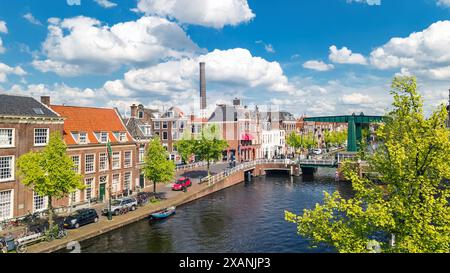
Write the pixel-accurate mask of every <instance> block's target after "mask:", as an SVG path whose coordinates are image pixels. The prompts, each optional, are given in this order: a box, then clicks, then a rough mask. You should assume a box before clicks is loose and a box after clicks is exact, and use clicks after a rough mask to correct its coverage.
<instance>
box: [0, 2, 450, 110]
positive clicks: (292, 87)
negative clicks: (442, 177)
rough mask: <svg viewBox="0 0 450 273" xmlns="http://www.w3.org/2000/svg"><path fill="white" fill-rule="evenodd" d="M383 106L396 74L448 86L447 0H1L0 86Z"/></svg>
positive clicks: (429, 96)
mask: <svg viewBox="0 0 450 273" xmlns="http://www.w3.org/2000/svg"><path fill="white" fill-rule="evenodd" d="M201 61H204V62H206V74H207V75H206V77H207V86H208V87H207V88H208V91H207V94H208V104H209V108H210V109H212V108H213V107H214V106H215V104H216V103H229V102H231V100H232V99H233V98H234V97H236V96H238V97H240V98H241V99H243V101H244V102H245V103H246V104H249V105H252V104H257V105H278V106H279V107H280V108H281V109H284V110H288V111H291V112H292V113H294V114H296V115H301V114H307V115H310V116H311V115H332V114H351V113H352V112H357V113H359V112H361V111H362V112H364V113H366V114H383V113H384V112H385V110H386V109H387V108H388V107H389V105H390V102H391V97H390V95H389V85H390V81H391V80H392V77H394V76H395V75H398V74H403V75H416V76H417V77H418V79H419V82H420V91H421V93H422V94H423V95H424V97H425V102H426V107H427V109H431V108H432V107H434V106H436V105H438V104H439V103H443V102H446V101H447V97H448V89H449V88H450V0H414V1H410V0H301V1H298V0H297V1H294V0H291V1H288V0H279V1H263V0H221V1H217V0H40V1H33V0H22V1H7V0H0V92H3V93H15V94H25V95H30V96H34V97H36V98H38V97H39V96H41V95H51V97H52V101H53V103H65V104H70V105H89V106H107V107H112V106H114V107H118V108H119V109H120V110H121V111H122V112H124V111H125V110H126V109H128V106H129V105H130V104H132V103H142V104H144V105H146V106H148V107H167V106H170V105H178V106H180V107H182V108H184V110H185V112H192V111H195V110H196V107H197V106H198V104H199V102H198V63H199V62H201Z"/></svg>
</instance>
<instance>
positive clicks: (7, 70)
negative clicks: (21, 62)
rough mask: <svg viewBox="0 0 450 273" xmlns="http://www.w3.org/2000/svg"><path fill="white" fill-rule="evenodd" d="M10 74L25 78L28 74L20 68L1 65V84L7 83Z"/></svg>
mask: <svg viewBox="0 0 450 273" xmlns="http://www.w3.org/2000/svg"><path fill="white" fill-rule="evenodd" d="M9 74H12V75H17V76H25V75H26V74H27V73H26V72H25V71H24V70H23V69H22V67H20V66H16V67H11V66H9V65H7V64H4V63H0V82H2V83H3V82H6V81H7V80H8V79H7V76H8V75H9Z"/></svg>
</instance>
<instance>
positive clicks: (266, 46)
mask: <svg viewBox="0 0 450 273" xmlns="http://www.w3.org/2000/svg"><path fill="white" fill-rule="evenodd" d="M255 43H257V44H262V45H264V49H265V50H266V52H268V53H275V49H274V48H273V46H272V44H266V43H264V42H263V41H261V40H259V41H256V42H255Z"/></svg>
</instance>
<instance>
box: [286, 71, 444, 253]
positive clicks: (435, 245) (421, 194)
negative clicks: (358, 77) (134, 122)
mask: <svg viewBox="0 0 450 273" xmlns="http://www.w3.org/2000/svg"><path fill="white" fill-rule="evenodd" d="M416 85H417V84H416V79H415V78H414V77H396V78H394V80H393V83H392V91H391V94H392V95H393V97H394V102H393V110H392V111H391V112H390V113H389V116H388V118H387V121H386V123H385V124H384V125H381V126H380V127H379V129H378V130H377V132H376V136H377V140H378V142H379V145H378V148H377V149H376V151H375V152H374V154H373V155H369V156H368V162H369V165H370V168H371V171H372V172H376V173H378V179H379V181H381V183H380V182H379V181H378V182H377V181H372V180H370V179H368V178H360V177H359V175H358V174H357V172H356V171H355V170H354V168H350V167H349V166H350V164H345V172H344V173H345V176H346V177H347V178H348V179H349V180H350V181H351V182H352V186H353V189H354V190H355V195H354V197H353V198H350V199H344V198H342V197H341V196H340V194H339V193H338V192H335V193H334V194H332V195H330V194H328V193H325V200H324V203H323V204H321V205H320V204H317V205H316V207H315V209H312V210H305V211H304V213H303V215H302V216H298V215H295V214H293V213H291V212H285V217H286V220H287V221H290V222H294V223H296V224H297V225H298V233H299V234H301V235H303V236H306V237H309V238H311V239H312V240H313V242H314V244H318V243H326V244H329V245H332V246H334V247H335V248H336V249H337V250H338V251H339V252H372V251H373V249H371V247H369V246H376V245H379V246H380V249H381V251H383V252H408V253H409V252H449V251H450V208H449V204H448V200H449V197H450V190H449V187H448V183H447V182H445V181H446V180H445V179H446V178H449V177H450V163H449V161H448V158H449V156H450V133H449V131H448V130H447V129H446V128H445V120H446V116H447V111H446V109H445V107H444V105H441V106H440V107H439V108H438V109H436V110H435V111H434V112H433V113H432V114H431V115H430V116H429V117H428V118H427V117H425V116H424V113H423V100H422V98H421V96H420V95H419V94H418V93H417V91H416Z"/></svg>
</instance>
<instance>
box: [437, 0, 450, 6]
mask: <svg viewBox="0 0 450 273" xmlns="http://www.w3.org/2000/svg"><path fill="white" fill-rule="evenodd" d="M437 5H438V6H444V7H450V0H437Z"/></svg>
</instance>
